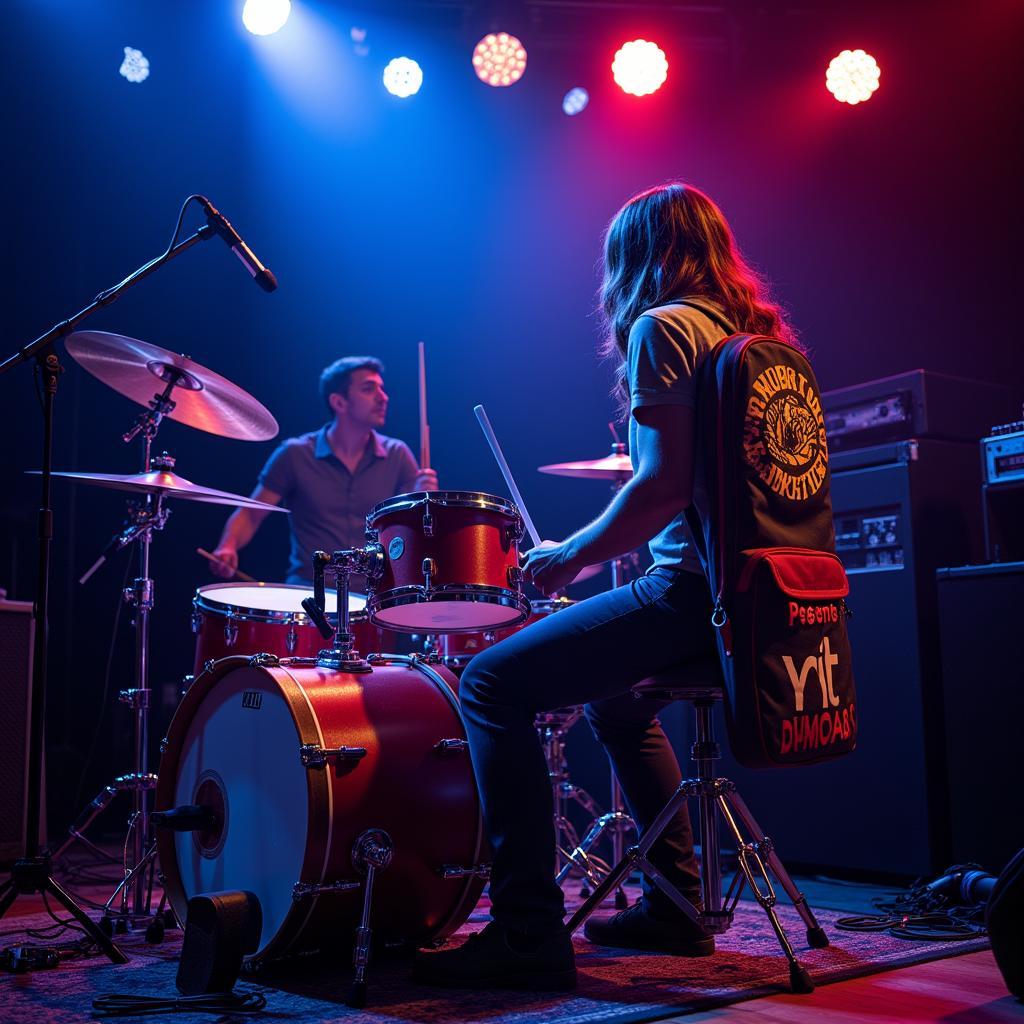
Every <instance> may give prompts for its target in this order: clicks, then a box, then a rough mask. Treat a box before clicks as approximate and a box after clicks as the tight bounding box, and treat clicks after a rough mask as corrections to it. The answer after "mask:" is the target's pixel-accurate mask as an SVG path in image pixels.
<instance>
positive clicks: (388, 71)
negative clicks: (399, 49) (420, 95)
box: [384, 57, 423, 100]
mask: <svg viewBox="0 0 1024 1024" xmlns="http://www.w3.org/2000/svg"><path fill="white" fill-rule="evenodd" d="M422 84H423V71H422V69H421V68H420V66H419V64H417V63H416V61H414V60H412V59H411V58H409V57H396V58H395V59H394V60H393V61H391V62H390V63H389V64H388V66H387V67H386V68H385V69H384V88H385V89H387V91H388V92H389V93H391V95H392V96H400V97H401V98H402V99H403V100H404V99H406V98H408V97H409V96H412V95H413V94H414V93H417V92H419V91H420V86H421V85H422Z"/></svg>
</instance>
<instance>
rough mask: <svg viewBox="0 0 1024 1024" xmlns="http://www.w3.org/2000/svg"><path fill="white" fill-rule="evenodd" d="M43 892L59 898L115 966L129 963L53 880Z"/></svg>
mask: <svg viewBox="0 0 1024 1024" xmlns="http://www.w3.org/2000/svg"><path fill="white" fill-rule="evenodd" d="M43 892H44V893H45V892H52V893H53V895H54V896H56V897H57V899H58V900H59V901H60V902H61V903H62V904H63V906H64V909H65V910H66V911H67V912H68V913H69V914H71V916H72V917H73V918H74V919H75V920H76V921H77V922H78V923H79V924H80V925H81V926H82V928H83V929H84V931H85V933H86V935H88V936H89V938H90V939H92V941H93V942H95V943H96V945H97V946H99V947H100V949H102V950H103V952H104V953H106V954H107V956H108V957H109V958H110V960H111V961H113V962H114V963H115V964H126V963H128V957H127V956H125V954H124V953H122V952H121V950H120V949H119V948H118V947H117V946H116V945H115V944H114V943H113V942H111V941H110V939H109V938H107V936H106V935H104V934H103V932H102V931H100V929H99V927H98V926H97V925H96V923H95V922H94V921H93V919H92V918H91V917H89V915H88V914H87V913H86V912H85V911H84V910H82V908H81V907H79V906H78V904H77V903H75V901H74V900H73V899H72V898H71V897H70V896H69V895H68V894H67V893H66V892H65V891H64V890H63V889H62V888H61V887H60V886H59V885H58V884H57V883H56V882H55V881H54V880H53V879H52V878H48V879H47V880H46V885H45V888H44V889H43Z"/></svg>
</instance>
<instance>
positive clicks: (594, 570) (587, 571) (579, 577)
mask: <svg viewBox="0 0 1024 1024" xmlns="http://www.w3.org/2000/svg"><path fill="white" fill-rule="evenodd" d="M607 568H608V563H607V562H598V563H597V565H587V566H584V568H582V569H580V571H579V572H578V573H576V575H575V576H574V577H573V579H572V580H571V581H570V582H569V583H568V584H567V585H568V586H570V587H571V586H572V585H573V583H582V582H583V581H584V580H590V579H593V578H594V577H595V576H596V575H597V574H598V573H599V572H603V571H604V570H605V569H607Z"/></svg>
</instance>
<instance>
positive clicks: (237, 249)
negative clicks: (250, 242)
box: [199, 196, 277, 292]
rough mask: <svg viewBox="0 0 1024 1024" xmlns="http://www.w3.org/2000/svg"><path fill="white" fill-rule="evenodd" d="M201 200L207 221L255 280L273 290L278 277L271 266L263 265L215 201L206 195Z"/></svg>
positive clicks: (269, 290)
mask: <svg viewBox="0 0 1024 1024" xmlns="http://www.w3.org/2000/svg"><path fill="white" fill-rule="evenodd" d="M199 201H200V203H202V205H203V209H204V210H205V211H206V221H207V223H208V224H209V225H210V227H212V228H213V230H214V231H216V232H217V234H218V235H220V237H221V238H223V239H224V241H225V242H227V243H228V245H230V246H231V251H232V252H233V253H234V254H235V255H236V256H237V257H238V258H239V259H240V260H241V261H242V264H243V266H244V267H245V269H246V270H248V271H249V273H250V274H251V275H252V277H253V280H254V281H255V282H256V283H257V284H258V285H259V286H260V287H261V288H262V289H263V290H264V291H265V292H272V291H273V290H274V289H275V288H276V287H277V278H276V277H274V274H273V271H271V270H270V268H269V267H265V266H263V264H262V263H260V261H259V259H258V258H257V256H256V254H255V253H254V252H253V251H252V249H250V248H249V246H247V245H246V244H245V242H244V241H242V238H241V236H240V235H239V234H238V232H237V231H236V230H235V229H234V228H233V227H232V226H231V221H229V220H228V219H227V217H225V216H224V214H222V213H221V212H220V210H218V209H217V207H216V206H214V205H213V203H211V202H210V200H209V199H207V198H206V197H205V196H199Z"/></svg>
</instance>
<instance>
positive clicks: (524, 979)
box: [412, 921, 576, 992]
mask: <svg viewBox="0 0 1024 1024" xmlns="http://www.w3.org/2000/svg"><path fill="white" fill-rule="evenodd" d="M520 947H521V948H520ZM412 980H413V981H414V982H419V983H420V984H423V985H440V986H443V987H444V988H525V989H532V990H535V991H542V992H563V991H567V990H569V989H573V988H575V987H576V957H575V954H574V953H573V948H572V940H571V939H570V938H569V935H568V934H567V933H566V932H565V931H564V930H559V931H557V932H555V933H554V934H552V935H549V936H548V937H547V938H545V939H542V940H540V941H539V944H538V945H536V946H534V945H533V944H532V943H531V944H529V946H527V945H526V943H520V942H518V941H517V940H515V939H513V944H511V945H510V944H509V936H508V934H507V933H506V932H505V930H504V929H503V928H502V927H501V925H500V924H498V923H497V922H496V921H491V922H490V924H488V925H487V927H486V928H484V930H483V931H481V932H477V933H476V934H474V935H471V936H470V937H469V938H468V939H467V940H466V941H465V942H464V943H463V944H462V945H461V946H458V947H456V948H455V949H444V950H440V951H439V952H437V953H426V952H420V953H417V954H416V962H415V963H414V964H413V969H412Z"/></svg>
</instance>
